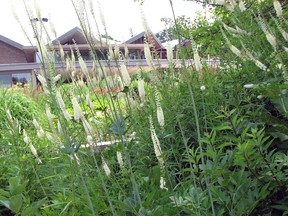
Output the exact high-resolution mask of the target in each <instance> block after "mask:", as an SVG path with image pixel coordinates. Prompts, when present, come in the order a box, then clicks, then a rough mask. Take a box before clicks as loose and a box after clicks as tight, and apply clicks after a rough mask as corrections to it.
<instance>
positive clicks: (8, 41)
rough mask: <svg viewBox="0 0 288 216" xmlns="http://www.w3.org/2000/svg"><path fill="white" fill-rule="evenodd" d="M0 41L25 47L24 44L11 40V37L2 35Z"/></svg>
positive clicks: (21, 47)
mask: <svg viewBox="0 0 288 216" xmlns="http://www.w3.org/2000/svg"><path fill="white" fill-rule="evenodd" d="M0 41H3V42H4V43H6V44H9V45H10V46H13V47H15V48H17V49H20V50H22V49H23V45H21V44H19V43H17V42H15V41H13V40H11V39H9V38H6V37H4V36H2V35H0Z"/></svg>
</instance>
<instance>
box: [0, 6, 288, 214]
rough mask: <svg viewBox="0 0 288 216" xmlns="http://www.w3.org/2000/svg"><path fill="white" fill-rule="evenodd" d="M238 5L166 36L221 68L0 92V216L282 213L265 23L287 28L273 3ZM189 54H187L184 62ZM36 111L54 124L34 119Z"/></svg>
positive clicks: (280, 81) (281, 115)
mask: <svg viewBox="0 0 288 216" xmlns="http://www.w3.org/2000/svg"><path fill="white" fill-rule="evenodd" d="M206 3H208V4H213V3H212V2H211V1H206ZM245 3H246V7H247V11H246V12H241V11H240V8H238V6H237V7H236V8H235V10H234V11H233V12H232V11H229V10H228V9H227V8H226V7H217V8H215V10H214V13H215V17H216V18H215V20H213V22H210V21H208V20H207V19H206V18H205V17H203V16H201V15H200V14H199V15H198V18H197V19H196V20H195V21H193V25H192V24H191V21H190V20H187V19H186V18H185V17H179V18H178V19H177V20H176V22H177V24H178V25H179V26H178V29H177V30H175V31H174V34H177V36H180V38H181V37H183V38H190V39H194V42H195V44H196V45H201V46H200V47H198V52H199V54H200V55H201V56H206V55H208V54H209V55H213V56H215V57H217V58H220V59H221V65H220V67H219V68H217V69H216V70H213V69H212V68H210V67H209V65H204V67H203V69H202V70H199V71H197V72H196V71H195V70H194V69H193V67H185V66H183V67H181V68H177V69H176V68H173V67H170V68H166V69H165V70H164V69H161V70H160V69H159V70H158V69H155V68H154V69H153V70H152V71H151V72H149V73H148V72H145V71H143V70H139V73H138V74H136V75H134V77H132V83H131V84H130V85H126V86H125V87H121V85H120V84H119V83H121V82H119V80H118V81H117V79H116V78H117V77H116V76H115V77H111V76H107V71H103V70H104V69H103V68H98V67H96V69H95V71H97V72H99V73H101V76H99V74H96V73H95V74H91V75H88V74H86V76H87V77H86V80H85V82H84V81H83V77H78V76H73V75H71V79H72V82H71V83H70V84H65V85H64V84H61V85H60V84H55V86H53V85H51V84H53V83H51V81H49V80H48V81H47V82H48V84H49V85H48V86H50V89H48V90H49V91H50V94H43V95H41V96H39V97H38V98H33V97H29V96H26V95H22V94H19V93H17V94H16V93H11V92H9V91H4V90H3V91H2V92H1V95H0V96H1V99H2V100H1V102H0V103H1V109H2V110H1V111H2V112H1V114H0V120H1V127H0V129H1V143H0V144H1V149H0V163H1V167H0V173H1V175H0V186H1V189H0V206H1V207H0V214H8V213H11V212H12V213H13V214H16V215H61V214H62V215H161V216H162V215H286V214H288V209H287V202H288V189H287V185H288V172H287V170H288V169H287V167H288V156H287V149H288V147H287V146H288V145H287V143H288V136H287V133H288V128H287V122H288V120H287V110H288V107H287V106H288V102H287V100H288V99H287V81H286V79H287V77H286V72H285V70H286V68H287V61H286V60H287V52H286V51H285V49H284V48H283V46H286V41H284V40H285V39H283V38H281V37H282V36H281V34H280V33H281V32H280V31H279V26H277V25H278V24H276V22H275V19H276V21H277V20H278V21H279V23H280V25H281V27H282V28H283V29H285V31H287V30H286V29H287V21H286V16H287V12H286V10H285V11H284V15H283V17H282V18H277V17H276V16H275V14H274V12H272V11H273V7H272V3H271V1H262V2H261V3H254V1H253V2H252V1H245ZM79 4H81V3H79ZM283 5H284V4H283ZM74 6H75V5H74ZM80 6H81V5H80ZM82 6H83V5H82ZM248 6H250V7H248ZM284 6H285V5H284ZM76 8H78V9H79V8H85V7H76ZM283 8H284V7H283ZM266 9H267V11H266ZM284 9H285V8H284ZM76 12H77V13H80V11H78V10H76ZM82 12H83V13H84V11H82ZM82 12H81V13H82ZM255 13H258V14H261V19H262V20H264V21H263V22H265V23H266V24H267V29H269V31H271V32H272V33H273V35H274V36H275V37H276V41H277V46H276V47H273V46H271V44H270V43H268V42H267V37H266V35H265V32H264V31H263V29H261V26H259V20H258V21H257V20H256V18H255ZM269 13H270V14H271V16H270V14H269ZM267 14H269V16H268V15H267ZM78 16H79V18H80V23H81V24H82V25H83V27H85V26H84V24H85V22H84V23H83V20H81V17H82V14H78ZM271 17H274V18H271ZM275 17H276V18H275ZM167 22H171V23H172V21H169V20H168V21H167ZM223 23H225V24H226V25H229V26H230V27H231V28H232V27H233V28H235V29H237V28H236V26H237V27H238V28H241V29H242V30H245V31H247V32H249V34H248V35H246V36H244V35H241V34H238V33H235V32H234V33H231V32H229V30H227V29H229V28H227V27H226V29H225V28H222V27H223ZM220 28H222V31H221V30H220ZM86 30H87V29H86V28H83V31H84V33H87V32H85V31H86ZM214 31H217V32H215V34H211V33H213V32H214ZM230 31H231V29H230ZM279 32H280V33H279ZM256 36H257V37H256ZM223 37H224V39H223ZM88 39H89V38H88ZM92 44H93V43H92ZM231 45H233V46H235V47H237V48H238V49H239V50H241V51H240V52H241V53H243V55H242V54H241V55H239V56H237V55H235V54H234V53H233V52H232V51H231ZM240 47H241V48H240ZM93 49H94V48H93ZM93 49H92V48H91V50H93ZM283 49H284V50H283ZM234 51H235V50H234ZM248 51H249V52H250V53H251V55H252V58H250V59H249V58H247V56H248V54H247V53H248ZM194 52H195V50H194ZM193 54H194V53H193V49H192V48H191V47H190V48H189V47H188V49H187V50H185V52H182V57H183V58H191V56H192V55H193ZM92 55H93V53H92ZM43 56H44V55H43ZM248 57H249V56H248ZM250 57H251V56H250ZM254 58H255V59H254ZM256 60H257V61H261V63H263V64H264V65H265V66H266V67H267V68H265V69H264V70H263V68H262V69H261V68H260V67H259V65H260V64H259V63H258V62H257V61H256ZM68 61H70V60H68ZM94 63H95V65H96V62H94ZM50 69H51V68H50ZM105 70H106V69H105ZM107 70H110V71H109V73H112V71H113V70H112V69H111V68H108V69H107ZM215 71H216V72H215ZM52 72H53V73H55V72H56V71H52ZM53 73H52V74H53ZM67 73H68V72H67ZM122 78H123V77H122ZM142 80H144V84H143V85H144V89H145V96H144V93H143V92H141V91H142V90H141V89H138V85H140V84H141V81H142ZM247 84H249V85H247ZM250 84H253V85H250ZM51 86H53V87H51ZM56 91H57V92H59V93H60V94H61V96H62V99H63V101H64V103H65V106H66V107H64V108H63V105H62V104H60V103H59V101H58V100H59V98H57V97H58V96H59V95H58V96H57V95H56ZM72 99H73V103H72ZM75 101H76V102H77V103H78V104H76V102H75ZM46 105H47V106H48V107H49V108H50V110H51V113H52V119H49V118H50V117H48V116H45V115H44V114H43V113H44V112H38V110H41V111H44V110H45V109H46ZM8 109H9V110H10V112H11V116H10V115H9V113H6V110H8ZM35 110H36V111H37V112H35ZM77 110H78V111H77ZM65 111H67V112H65ZM77 112H78V113H77ZM67 113H68V114H67ZM161 113H162V114H163V115H164V119H163V116H161ZM32 115H34V117H35V119H37V120H39V126H38V127H37V126H33V123H32V118H33V116H32ZM67 116H68V117H67ZM77 116H78V118H77ZM161 118H162V119H161ZM163 122H165V123H164V124H163ZM34 125H35V121H34ZM40 126H41V127H42V129H43V133H44V135H41V133H40V132H41V130H40ZM24 130H25V133H24ZM26 134H27V135H28V137H26ZM39 159H41V162H40V161H39Z"/></svg>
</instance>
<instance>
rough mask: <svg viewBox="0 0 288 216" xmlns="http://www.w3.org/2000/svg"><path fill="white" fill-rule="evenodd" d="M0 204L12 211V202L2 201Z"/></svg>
mask: <svg viewBox="0 0 288 216" xmlns="http://www.w3.org/2000/svg"><path fill="white" fill-rule="evenodd" d="M0 204H2V205H4V206H5V207H6V208H8V209H10V201H9V200H0Z"/></svg>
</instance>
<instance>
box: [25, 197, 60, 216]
mask: <svg viewBox="0 0 288 216" xmlns="http://www.w3.org/2000/svg"><path fill="white" fill-rule="evenodd" d="M45 202H46V198H44V199H42V200H39V201H36V202H33V203H32V206H29V207H27V208H25V209H24V210H23V211H22V212H21V215H22V216H30V215H36V213H37V212H38V210H39V208H40V207H41V206H42V205H43V204H44V203H45ZM63 211H64V210H63ZM63 211H62V212H63Z"/></svg>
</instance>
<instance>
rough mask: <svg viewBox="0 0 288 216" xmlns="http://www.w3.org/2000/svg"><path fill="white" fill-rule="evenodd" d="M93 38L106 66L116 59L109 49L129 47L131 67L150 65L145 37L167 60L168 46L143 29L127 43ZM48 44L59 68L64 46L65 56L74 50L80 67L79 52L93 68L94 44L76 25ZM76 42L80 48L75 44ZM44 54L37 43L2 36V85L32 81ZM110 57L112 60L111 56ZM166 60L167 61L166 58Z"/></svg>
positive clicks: (60, 67)
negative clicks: (18, 41) (92, 47)
mask: <svg viewBox="0 0 288 216" xmlns="http://www.w3.org/2000/svg"><path fill="white" fill-rule="evenodd" d="M89 37H91V41H92V42H93V46H94V48H95V49H94V52H95V53H96V55H97V57H98V59H99V60H100V62H101V64H103V65H104V66H105V65H106V66H107V65H109V66H116V65H117V62H115V61H107V60H108V54H109V48H110V49H111V47H112V48H115V47H116V46H117V47H118V48H119V51H120V53H123V54H124V53H125V49H126V48H127V49H128V51H129V61H128V62H127V66H128V67H130V66H131V67H132V66H134V67H135V66H147V63H146V60H145V56H144V44H145V41H146V40H149V42H152V43H153V44H154V48H153V49H152V48H151V53H152V55H154V56H156V55H157V56H158V58H160V59H166V56H167V55H166V49H165V47H164V46H163V45H162V43H161V42H160V41H159V40H158V38H157V37H155V35H154V34H153V33H149V35H146V34H145V32H142V33H140V34H138V35H136V36H134V37H132V38H130V39H129V40H127V41H126V42H124V43H121V44H115V42H114V41H109V40H107V39H105V38H96V37H94V36H92V35H91V36H89ZM51 44H52V45H49V48H50V50H52V51H51V58H52V59H53V61H54V62H55V67H56V69H59V71H60V69H62V68H63V63H61V58H60V51H59V49H60V46H59V45H61V47H62V49H63V51H64V53H65V55H66V56H70V55H71V54H72V53H71V52H74V56H75V57H76V67H77V68H78V69H79V70H80V66H79V64H78V63H77V60H78V59H77V56H78V55H77V52H79V53H80V54H81V56H82V58H83V59H84V60H85V61H86V64H87V67H88V68H92V67H93V59H92V56H91V55H90V47H91V44H88V42H87V41H86V38H85V36H84V35H83V31H82V30H81V29H80V28H78V27H75V28H73V29H71V30H70V31H68V32H66V33H65V34H63V35H61V36H60V37H58V38H56V39H55V40H53V41H52V42H51ZM75 44H77V48H76V46H75ZM41 59H42V57H41V54H40V52H39V51H38V50H37V47H36V46H23V45H21V44H19V43H17V42H15V41H13V40H10V39H9V38H6V37H4V36H1V35H0V85H2V86H4V87H10V86H11V85H12V84H15V83H16V82H21V83H27V82H31V80H33V79H34V80H35V74H34V72H35V71H36V72H37V70H39V69H40V68H41V64H40V63H41ZM110 60H111V59H110ZM164 61H166V64H167V60H164Z"/></svg>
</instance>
